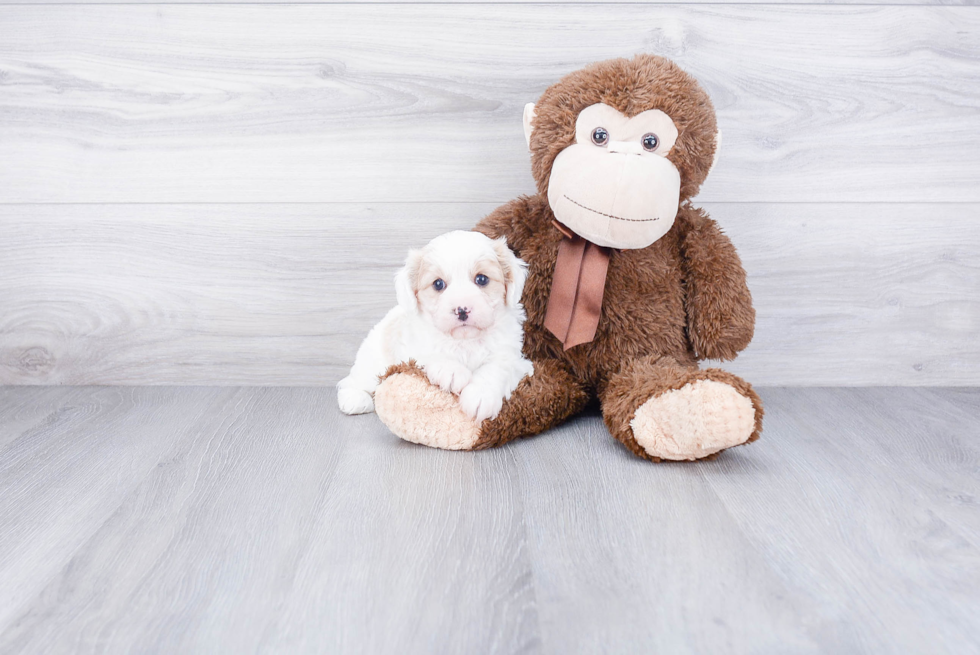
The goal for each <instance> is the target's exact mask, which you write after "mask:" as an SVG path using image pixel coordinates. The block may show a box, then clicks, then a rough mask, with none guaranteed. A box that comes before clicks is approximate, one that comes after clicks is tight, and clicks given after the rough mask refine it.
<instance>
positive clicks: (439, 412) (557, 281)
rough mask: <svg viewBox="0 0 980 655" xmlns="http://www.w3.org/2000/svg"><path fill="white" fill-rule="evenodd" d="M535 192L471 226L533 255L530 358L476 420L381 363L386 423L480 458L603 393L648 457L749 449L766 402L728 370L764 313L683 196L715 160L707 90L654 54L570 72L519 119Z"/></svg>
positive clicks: (624, 432) (619, 429)
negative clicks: (499, 402)
mask: <svg viewBox="0 0 980 655" xmlns="http://www.w3.org/2000/svg"><path fill="white" fill-rule="evenodd" d="M524 128H525V136H526V137H527V140H528V145H529V147H530V150H531V166H532V172H533V175H534V180H535V182H536V183H537V188H538V194H537V195H535V196H530V197H521V198H518V199H516V200H513V201H511V202H509V203H507V204H506V205H504V206H502V207H500V208H498V209H497V210H496V211H494V212H493V213H492V214H490V215H489V216H487V217H486V218H485V219H483V220H482V221H480V223H479V224H478V225H477V227H476V229H477V230H479V231H481V232H483V233H484V234H486V235H488V236H490V237H492V238H497V237H501V236H503V237H506V239H507V243H508V245H510V247H511V248H512V249H513V250H514V252H515V253H516V254H517V255H518V256H519V257H521V258H522V259H524V261H526V262H527V263H528V277H527V282H526V284H525V287H524V294H523V298H522V301H523V304H524V307H525V310H526V312H527V321H526V322H525V324H524V354H525V356H526V357H527V358H528V359H530V360H531V361H532V362H533V364H534V374H533V376H531V377H529V378H525V379H524V380H523V381H522V382H521V383H520V385H519V386H518V387H517V389H516V390H515V391H514V393H513V394H512V396H511V397H510V399H508V400H507V401H505V402H504V405H503V409H502V410H501V412H500V414H499V415H498V416H497V417H496V418H494V419H491V420H487V421H484V422H483V423H482V424H477V423H475V422H474V421H473V420H472V419H470V418H468V417H467V416H466V415H464V414H463V413H462V412H461V411H460V409H459V407H458V404H457V401H456V398H455V396H453V395H452V394H450V393H447V392H444V391H441V390H440V389H438V388H437V387H434V386H432V385H430V384H429V382H428V380H427V379H426V377H425V374H424V373H423V372H422V371H421V370H419V369H418V368H417V367H415V366H414V365H413V364H412V363H405V364H400V365H398V366H395V367H392V368H391V369H389V371H388V373H387V374H386V375H385V376H384V377H383V380H382V383H381V386H380V387H378V389H377V391H376V392H375V406H376V409H377V412H378V415H379V417H380V418H381V420H382V421H383V422H384V424H385V425H386V426H388V428H389V429H391V431H392V432H394V433H395V434H396V435H398V436H399V437H401V438H403V439H406V440H408V441H413V442H416V443H421V444H425V445H428V446H434V447H439V448H449V449H467V450H476V449H481V448H488V447H491V446H498V445H501V444H504V443H507V442H508V441H511V440H513V439H515V438H518V437H524V436H529V435H533V434H537V433H539V432H542V431H544V430H547V429H548V428H550V427H553V426H555V425H558V424H560V423H561V422H563V421H565V420H566V419H568V418H569V417H571V416H572V415H574V414H576V413H578V412H580V411H581V410H582V409H583V407H585V405H586V404H587V403H588V401H589V400H590V399H592V398H597V399H598V400H599V403H600V405H601V408H602V414H603V418H604V419H605V422H606V425H607V426H608V427H609V431H610V432H611V433H612V435H613V436H614V437H616V439H618V440H619V441H621V442H622V443H623V444H625V445H626V447H627V448H629V449H630V450H631V451H632V452H633V453H635V454H636V455H639V456H640V457H644V458H647V459H649V460H652V461H660V460H661V459H670V460H693V459H700V458H704V457H708V456H711V455H714V454H715V453H718V452H720V451H721V450H724V449H726V448H730V447H732V446H737V445H740V444H744V443H748V442H751V441H754V440H755V439H757V438H758V437H759V432H760V430H761V427H762V404H761V402H760V400H759V397H758V396H757V395H756V393H755V392H754V391H753V390H752V387H751V386H749V384H748V383H747V382H745V381H744V380H742V379H740V378H738V377H737V376H735V375H732V374H731V373H728V372H726V371H723V370H720V369H715V368H709V369H703V370H702V369H699V368H698V364H697V362H698V360H701V359H706V358H711V359H722V360H728V359H733V358H734V357H735V356H736V354H737V353H738V352H739V351H741V350H742V349H744V348H745V347H746V346H747V345H748V343H749V341H750V340H751V339H752V333H753V329H754V323H755V311H754V309H753V308H752V298H751V296H750V294H749V290H748V288H747V286H746V284H745V271H744V270H743V268H742V264H741V262H740V260H739V258H738V255H737V254H736V252H735V249H734V247H733V246H732V244H731V242H730V241H729V240H728V238H727V237H726V236H725V235H724V234H722V232H721V230H720V229H719V228H718V226H717V225H716V224H715V222H714V221H713V220H711V219H710V218H709V217H708V215H707V214H706V213H705V212H704V211H702V210H701V209H698V208H696V207H692V206H691V204H690V198H692V197H693V196H695V195H697V193H698V190H699V188H700V186H701V184H702V182H704V180H705V178H706V177H707V175H708V172H709V170H710V169H711V166H712V164H713V162H714V159H715V156H716V154H717V150H718V141H719V133H718V128H717V124H716V122H715V114H714V109H713V107H712V104H711V101H710V99H709V98H708V96H707V94H706V93H705V92H704V91H703V90H702V89H701V87H700V86H699V85H698V84H697V82H696V81H695V80H694V79H693V78H692V77H691V76H689V75H688V74H687V73H685V72H684V71H682V70H681V69H680V68H678V67H677V66H676V65H675V64H674V63H673V62H671V61H669V60H667V59H663V58H661V57H655V56H651V55H638V56H636V57H634V58H633V59H628V60H627V59H616V60H611V61H606V62H601V63H598V64H594V65H592V66H589V67H587V68H585V69H583V70H580V71H576V72H574V73H571V74H570V75H568V76H566V77H565V78H564V79H562V80H561V81H559V82H558V83H557V84H555V85H553V86H552V87H550V88H549V89H547V90H546V91H545V92H544V94H543V95H542V96H541V99H540V100H539V101H538V103H537V104H536V105H528V106H527V107H526V108H525V113H524Z"/></svg>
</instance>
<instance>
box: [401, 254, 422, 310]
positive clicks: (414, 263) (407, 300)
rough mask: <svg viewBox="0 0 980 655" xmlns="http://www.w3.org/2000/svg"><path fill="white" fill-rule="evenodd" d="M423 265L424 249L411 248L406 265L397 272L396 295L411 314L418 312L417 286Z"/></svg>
mask: <svg viewBox="0 0 980 655" xmlns="http://www.w3.org/2000/svg"><path fill="white" fill-rule="evenodd" d="M421 265H422V251H421V250H409V251H408V257H407V258H406V259H405V265H404V266H403V267H402V268H401V269H400V270H399V271H398V272H397V273H395V296H396V297H397V298H398V304H399V305H400V306H401V307H402V308H403V309H404V310H405V311H406V312H408V313H409V314H418V312H419V299H418V298H417V297H416V296H415V288H416V286H417V285H418V282H419V267H420V266H421Z"/></svg>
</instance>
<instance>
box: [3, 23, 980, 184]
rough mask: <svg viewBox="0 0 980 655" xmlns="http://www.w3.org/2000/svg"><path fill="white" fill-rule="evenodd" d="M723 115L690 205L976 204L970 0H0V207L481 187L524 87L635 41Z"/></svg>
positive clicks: (508, 154) (508, 147) (518, 167)
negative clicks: (943, 0)
mask: <svg viewBox="0 0 980 655" xmlns="http://www.w3.org/2000/svg"><path fill="white" fill-rule="evenodd" d="M641 51H646V52H653V53H658V54H663V55H666V56H669V57H671V58H673V59H674V60H676V61H677V62H678V63H679V64H681V65H682V66H684V67H685V68H687V69H689V70H690V71H691V72H692V73H694V74H695V75H696V76H697V77H698V78H699V79H700V80H701V81H702V82H703V84H704V85H705V87H706V88H707V90H708V92H709V93H710V95H711V96H712V98H713V99H714V102H715V104H716V106H717V109H718V113H719V118H720V124H721V126H722V129H723V131H724V134H725V139H724V143H725V145H724V148H723V151H722V156H721V159H720V161H719V165H718V167H717V169H716V170H715V172H714V173H713V174H712V176H711V178H710V179H709V180H708V182H707V184H706V185H705V187H704V189H703V193H702V198H703V200H705V201H750V202H777V201H778V202H801V201H817V202H827V201H856V202H868V201H880V202H894V201H918V202H945V201H963V202H977V201H980V187H978V186H977V185H976V184H975V181H976V180H977V179H978V178H980V147H978V145H980V141H978V139H980V136H978V133H980V132H978V130H977V126H978V122H977V116H978V115H980V114H978V109H980V63H978V59H980V9H977V8H976V7H903V6H896V7H866V6H862V7H845V6H841V7H821V6H752V5H705V6H670V5H657V6H650V5H629V4H625V5H621V4H616V5H574V4H569V5H562V6H560V8H559V7H556V6H553V5H412V6H403V5H390V4H383V5H353V4H342V5H302V4H301V5H261V4H260V5H254V4H246V5H225V6H211V5H150V6H145V5H138V4H137V5H99V6H74V5H65V6H35V5H31V6H22V5H6V6H2V7H0V90H2V93H0V203H16V202H59V203H60V202H282V201H289V202H299V201H304V202H306V201H316V202H324V201H329V202H334V201H345V202H346V201H349V202H381V201H385V202H388V201H413V202H414V201H425V202H430V201H462V202H502V201H504V200H507V199H509V198H511V197H513V196H515V195H517V194H519V193H521V192H527V191H530V190H531V189H532V183H531V178H530V175H529V174H528V172H529V164H528V156H527V153H526V149H525V146H524V142H523V138H522V130H521V126H520V119H521V109H522V107H523V105H524V103H525V102H528V101H532V100H534V99H536V98H537V97H538V95H539V94H540V93H541V91H542V90H543V89H544V88H546V87H547V86H548V85H549V84H551V83H552V82H554V81H556V80H557V79H558V78H559V77H560V76H561V75H563V74H564V73H567V72H570V71H572V70H575V69H577V68H579V67H581V66H583V65H585V64H587V63H589V62H592V61H596V60H601V59H606V58H609V57H614V56H624V55H631V54H633V53H635V52H641Z"/></svg>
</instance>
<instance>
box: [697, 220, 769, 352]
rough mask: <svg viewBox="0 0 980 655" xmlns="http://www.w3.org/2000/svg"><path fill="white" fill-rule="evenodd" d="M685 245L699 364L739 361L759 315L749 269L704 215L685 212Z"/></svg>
mask: <svg viewBox="0 0 980 655" xmlns="http://www.w3.org/2000/svg"><path fill="white" fill-rule="evenodd" d="M678 219H679V220H683V221H685V224H684V227H685V230H684V233H683V236H682V241H681V249H682V252H683V255H684V257H683V265H684V277H685V280H686V285H687V288H686V292H687V293H686V298H685V305H686V309H687V327H688V334H689V336H690V339H691V344H692V345H693V346H694V351H695V354H696V355H697V357H698V359H734V358H735V356H736V355H737V354H738V352H739V351H741V350H743V349H744V348H745V347H746V346H748V345H749V342H750V341H751V340H752V334H753V332H754V331H755V309H753V307H752V295H751V294H750V293H749V288H748V286H747V285H746V284H745V269H743V268H742V261H741V260H740V259H739V257H738V253H736V252H735V246H733V245H732V242H731V241H729V240H728V237H726V236H725V235H724V234H722V232H721V230H720V229H718V225H717V224H716V223H715V222H714V221H713V220H711V219H710V218H708V215H707V213H705V212H704V210H701V209H695V208H693V207H691V206H689V205H688V206H684V207H682V208H681V210H680V213H679V214H678Z"/></svg>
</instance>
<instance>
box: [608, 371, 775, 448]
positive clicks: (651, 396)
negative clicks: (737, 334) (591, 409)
mask: <svg viewBox="0 0 980 655" xmlns="http://www.w3.org/2000/svg"><path fill="white" fill-rule="evenodd" d="M599 399H600V400H601V402H602V414H603V417H604V418H605V420H606V425H607V426H608V427H609V431H610V432H611V433H612V434H613V436H614V437H616V438H617V439H619V440H620V441H622V442H623V444H625V445H626V447H627V448H629V449H630V450H631V451H633V453H635V454H636V455H639V456H640V457H644V458H646V459H649V460H653V461H655V462H659V461H660V460H661V459H670V460H685V459H686V460H694V459H702V458H704V457H709V456H711V455H714V454H715V453H718V452H720V451H722V450H724V449H726V448H731V447H732V446H738V445H741V444H744V443H749V442H751V441H755V440H756V439H758V438H759V433H760V431H761V430H762V401H760V400H759V396H758V395H756V393H755V391H753V389H752V387H751V386H750V385H749V383H748V382H746V381H745V380H743V379H741V378H740V377H738V376H736V375H732V374H731V373H729V372H727V371H723V370H721V369H717V368H709V369H704V370H699V369H698V368H697V366H696V365H688V366H684V365H682V364H679V363H678V362H677V361H676V360H674V359H673V358H671V357H646V358H641V359H638V360H635V361H632V362H629V363H628V364H626V365H625V366H623V368H622V369H621V370H620V371H619V372H618V373H617V374H616V375H614V376H612V378H611V379H610V380H609V382H608V384H607V385H606V386H605V388H604V389H602V390H601V393H600V394H599Z"/></svg>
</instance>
